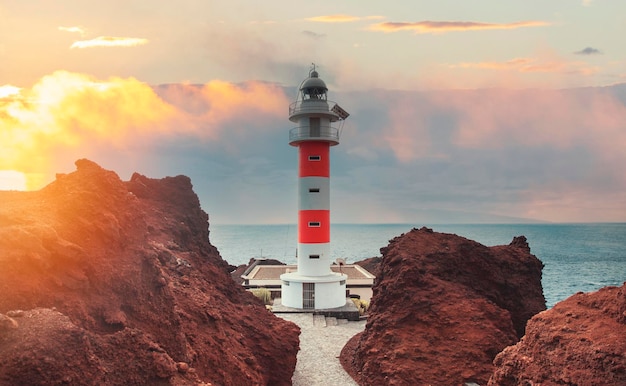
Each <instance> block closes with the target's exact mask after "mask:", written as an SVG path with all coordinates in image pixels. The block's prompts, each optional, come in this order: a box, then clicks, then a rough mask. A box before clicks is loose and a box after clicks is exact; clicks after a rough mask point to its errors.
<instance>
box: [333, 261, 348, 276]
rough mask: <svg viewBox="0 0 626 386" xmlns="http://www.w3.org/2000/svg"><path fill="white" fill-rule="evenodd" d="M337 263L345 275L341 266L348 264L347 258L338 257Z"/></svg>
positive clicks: (341, 272)
mask: <svg viewBox="0 0 626 386" xmlns="http://www.w3.org/2000/svg"><path fill="white" fill-rule="evenodd" d="M335 263H337V265H338V266H339V273H340V274H342V275H343V270H342V269H341V267H343V266H344V265H346V259H344V258H341V257H338V258H337V259H335Z"/></svg>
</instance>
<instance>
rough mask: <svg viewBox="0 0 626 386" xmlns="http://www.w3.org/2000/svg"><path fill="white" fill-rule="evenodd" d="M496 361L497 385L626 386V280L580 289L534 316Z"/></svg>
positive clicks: (495, 383)
mask: <svg viewBox="0 0 626 386" xmlns="http://www.w3.org/2000/svg"><path fill="white" fill-rule="evenodd" d="M494 364H495V365H496V370H495V372H494V374H493V376H492V377H491V379H490V381H489V385H494V386H495V385H498V386H509V385H539V384H541V385H589V386H601V385H626V284H624V285H622V286H621V287H605V288H603V289H601V290H599V291H597V292H592V293H578V294H576V295H573V296H571V297H569V298H568V299H566V300H564V301H562V302H559V303H557V304H556V305H555V306H554V307H553V308H551V309H550V310H548V311H544V312H542V313H540V314H538V315H536V316H534V317H533V318H532V319H531V320H530V321H529V322H528V326H527V327H526V336H524V337H523V338H522V340H521V341H520V342H519V343H517V344H516V345H515V346H512V347H507V348H506V349H504V351H502V352H501V353H500V354H498V356H497V357H496V359H495V361H494Z"/></svg>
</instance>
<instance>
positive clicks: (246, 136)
mask: <svg viewBox="0 0 626 386" xmlns="http://www.w3.org/2000/svg"><path fill="white" fill-rule="evenodd" d="M158 91H159V94H157V92H155V90H154V89H153V88H152V87H150V86H149V85H147V84H145V83H143V82H140V81H138V80H136V79H133V78H115V77H114V78H109V79H107V80H99V79H96V78H94V77H91V76H87V75H83V74H76V73H70V72H66V71H58V72H55V73H53V74H51V75H47V76H45V77H43V78H42V79H41V80H40V81H39V82H38V83H37V84H35V85H34V86H33V87H32V88H30V89H23V90H22V92H21V93H20V94H19V96H18V97H13V98H7V99H0V170H15V171H20V172H23V173H27V175H31V176H41V175H44V176H45V177H47V178H48V181H49V178H50V176H53V175H54V173H55V172H58V171H59V169H60V168H61V166H60V164H62V163H64V162H73V161H74V160H75V159H78V158H84V157H87V158H89V157H93V156H94V155H96V154H100V155H102V154H108V155H109V156H108V157H109V158H116V156H114V155H112V154H116V153H119V152H122V153H126V152H131V153H136V154H135V155H134V156H133V157H141V156H142V155H143V156H146V152H148V153H149V152H150V151H152V150H151V149H154V148H155V147H159V146H163V144H166V143H168V142H170V143H171V141H172V140H173V139H176V140H181V141H182V140H190V141H192V142H196V143H201V142H211V141H218V140H220V141H222V145H221V147H223V148H231V149H237V145H236V144H233V142H237V143H241V142H242V141H243V142H246V141H247V140H250V141H254V140H255V138H256V136H255V135H253V134H251V131H253V130H257V131H258V130H259V127H265V128H266V130H272V128H273V125H270V124H267V120H268V119H270V120H272V119H273V117H275V116H277V115H282V113H284V110H285V108H286V107H285V106H287V105H288V104H289V103H288V100H287V99H286V98H285V96H284V94H283V93H282V90H281V89H279V88H278V87H277V86H274V85H271V84H265V83H261V82H246V83H244V84H240V85H235V84H232V83H227V82H221V81H212V82H209V83H207V84H205V85H199V86H193V85H177V86H176V87H173V86H172V87H169V88H168V87H166V88H163V89H161V90H158ZM260 133H262V130H261V131H260ZM44 180H45V178H44ZM43 182H45V181H43ZM41 183H42V180H41V179H40V178H38V179H37V180H32V179H31V180H29V181H28V186H29V188H31V189H33V188H38V187H40V184H41Z"/></svg>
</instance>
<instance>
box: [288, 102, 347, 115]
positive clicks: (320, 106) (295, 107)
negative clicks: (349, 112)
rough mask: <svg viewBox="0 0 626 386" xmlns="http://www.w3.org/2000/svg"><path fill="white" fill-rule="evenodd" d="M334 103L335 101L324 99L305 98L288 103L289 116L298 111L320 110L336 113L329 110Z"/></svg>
mask: <svg viewBox="0 0 626 386" xmlns="http://www.w3.org/2000/svg"><path fill="white" fill-rule="evenodd" d="M336 104H337V103H336V102H333V101H329V100H326V99H306V100H303V101H297V102H293V103H292V104H290V105H289V116H291V115H294V114H299V113H311V112H319V111H320V110H321V111H323V112H325V113H330V114H333V115H337V114H336V113H335V112H333V111H331V110H332V108H333V107H334V106H335V105H336Z"/></svg>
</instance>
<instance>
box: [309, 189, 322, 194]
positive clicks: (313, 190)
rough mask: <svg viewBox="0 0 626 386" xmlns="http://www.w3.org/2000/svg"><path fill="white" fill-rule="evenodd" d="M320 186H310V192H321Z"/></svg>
mask: <svg viewBox="0 0 626 386" xmlns="http://www.w3.org/2000/svg"><path fill="white" fill-rule="evenodd" d="M319 192H320V188H309V193H319Z"/></svg>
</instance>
